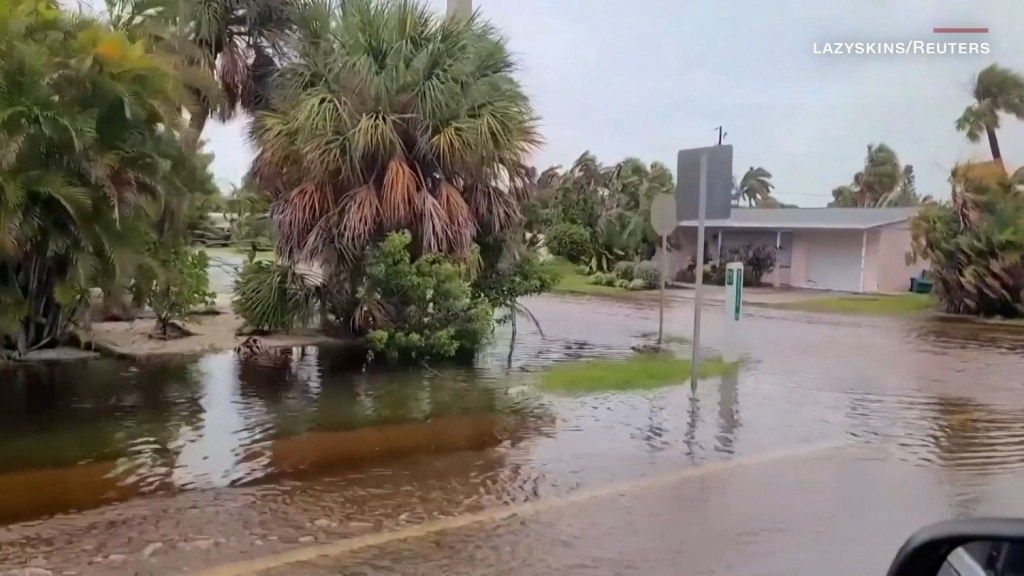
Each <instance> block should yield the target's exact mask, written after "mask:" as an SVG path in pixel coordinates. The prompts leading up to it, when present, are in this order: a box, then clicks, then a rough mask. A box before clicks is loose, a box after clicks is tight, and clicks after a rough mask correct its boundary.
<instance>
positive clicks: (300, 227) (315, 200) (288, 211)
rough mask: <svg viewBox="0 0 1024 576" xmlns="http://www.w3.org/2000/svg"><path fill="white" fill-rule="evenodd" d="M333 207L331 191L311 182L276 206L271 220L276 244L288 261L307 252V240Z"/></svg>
mask: <svg viewBox="0 0 1024 576" xmlns="http://www.w3.org/2000/svg"><path fill="white" fill-rule="evenodd" d="M332 208H333V203H332V202H331V191H330V189H327V188H324V187H321V186H317V185H315V184H312V183H306V184H302V185H301V186H299V187H297V188H295V189H294V190H292V191H291V192H289V193H288V194H287V196H286V197H284V198H282V199H281V201H279V202H276V203H275V214H274V221H275V224H276V226H277V237H278V245H279V248H281V251H282V252H283V253H284V254H282V255H283V256H284V255H285V254H287V255H288V256H287V257H288V258H289V259H291V258H298V257H300V256H301V255H302V254H303V253H304V252H305V250H306V246H307V238H309V236H310V235H312V234H313V233H314V231H315V230H316V226H317V224H319V223H320V221H321V219H322V218H323V217H324V216H326V215H327V214H330V213H331V211H332Z"/></svg>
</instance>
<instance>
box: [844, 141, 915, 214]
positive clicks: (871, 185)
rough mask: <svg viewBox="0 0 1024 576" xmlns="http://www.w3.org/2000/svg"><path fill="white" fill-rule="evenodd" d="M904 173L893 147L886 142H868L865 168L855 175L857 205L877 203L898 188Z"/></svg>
mask: <svg viewBox="0 0 1024 576" xmlns="http://www.w3.org/2000/svg"><path fill="white" fill-rule="evenodd" d="M902 174H903V170H902V167H901V166H900V162H899V158H898V157H897V156H896V152H895V151H893V149H892V148H890V147H889V146H887V145H885V144H868V149H867V153H866V154H865V156H864V168H863V169H862V170H861V171H860V172H858V173H856V174H854V176H853V185H854V186H855V187H856V190H857V206H859V207H862V208H863V207H867V206H875V205H877V204H878V202H879V200H880V199H881V198H883V197H884V196H885V195H886V194H889V193H890V192H892V191H893V190H896V188H897V187H898V186H899V184H900V180H901V178H902Z"/></svg>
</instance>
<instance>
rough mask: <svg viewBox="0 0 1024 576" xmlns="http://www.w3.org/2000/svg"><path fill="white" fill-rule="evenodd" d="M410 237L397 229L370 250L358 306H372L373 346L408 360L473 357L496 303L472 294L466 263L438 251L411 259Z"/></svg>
mask: <svg viewBox="0 0 1024 576" xmlns="http://www.w3.org/2000/svg"><path fill="white" fill-rule="evenodd" d="M411 242H412V237H411V235H410V234H409V233H408V232H406V231H404V230H403V231H402V232H395V233H392V234H389V235H388V237H387V238H386V239H385V240H384V241H383V242H380V243H379V244H377V245H376V246H374V247H373V248H371V249H370V251H369V253H368V254H367V258H366V264H365V268H364V274H365V276H364V280H363V285H362V286H361V288H360V290H359V292H360V295H361V298H360V300H361V303H360V308H361V309H362V310H367V311H370V310H372V311H374V312H373V314H374V322H373V325H374V327H373V328H372V329H370V331H369V332H368V334H367V338H368V340H369V343H370V347H371V349H372V350H373V351H374V352H379V353H381V354H382V355H383V356H384V357H385V358H386V359H387V360H388V361H390V362H395V363H407V364H419V363H423V362H426V361H429V360H445V359H453V358H466V357H471V356H472V354H473V353H475V352H476V351H477V350H478V349H479V348H480V346H481V345H482V344H483V343H484V342H485V341H486V339H487V337H488V336H489V335H490V333H491V330H492V327H493V319H494V309H493V308H492V307H491V305H490V304H489V303H488V302H487V299H486V298H484V297H482V296H474V294H473V290H472V288H471V286H470V283H469V282H468V280H467V278H466V276H467V274H466V270H465V268H464V267H463V266H460V265H458V264H455V263H454V262H452V261H450V260H447V259H446V258H444V257H442V256H439V255H425V256H422V257H420V258H419V259H418V260H416V261H415V262H413V261H412V259H411V257H410V254H409V247H410V244H411Z"/></svg>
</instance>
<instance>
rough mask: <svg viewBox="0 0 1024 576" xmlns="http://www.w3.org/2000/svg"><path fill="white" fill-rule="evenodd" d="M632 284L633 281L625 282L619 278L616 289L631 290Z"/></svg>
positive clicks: (616, 281)
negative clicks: (630, 285)
mask: <svg viewBox="0 0 1024 576" xmlns="http://www.w3.org/2000/svg"><path fill="white" fill-rule="evenodd" d="M630 282H632V280H624V279H622V278H618V279H616V280H615V287H616V288H624V289H626V290H629V284H630Z"/></svg>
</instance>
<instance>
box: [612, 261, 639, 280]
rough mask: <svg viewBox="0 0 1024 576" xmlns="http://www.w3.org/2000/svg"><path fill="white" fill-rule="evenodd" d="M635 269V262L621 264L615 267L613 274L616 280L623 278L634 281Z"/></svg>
mask: <svg viewBox="0 0 1024 576" xmlns="http://www.w3.org/2000/svg"><path fill="white" fill-rule="evenodd" d="M635 267H636V263H635V262H619V263H618V264H616V265H615V267H614V268H612V272H614V274H615V277H616V278H621V279H623V280H632V279H633V268H635Z"/></svg>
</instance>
